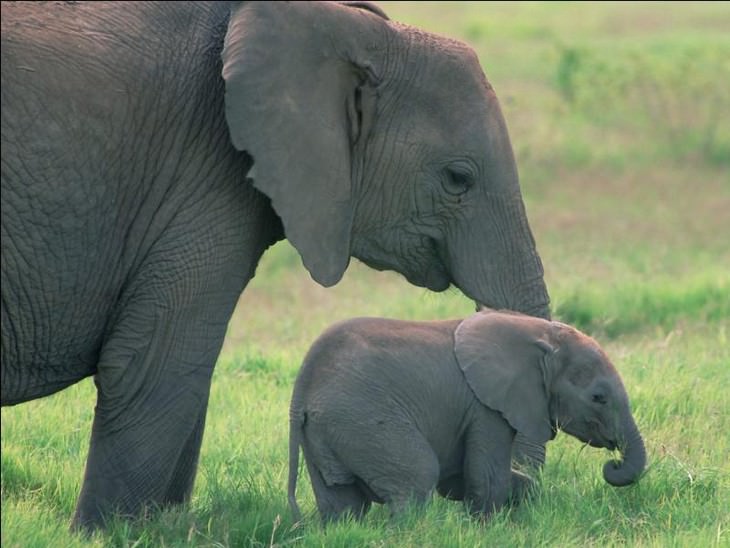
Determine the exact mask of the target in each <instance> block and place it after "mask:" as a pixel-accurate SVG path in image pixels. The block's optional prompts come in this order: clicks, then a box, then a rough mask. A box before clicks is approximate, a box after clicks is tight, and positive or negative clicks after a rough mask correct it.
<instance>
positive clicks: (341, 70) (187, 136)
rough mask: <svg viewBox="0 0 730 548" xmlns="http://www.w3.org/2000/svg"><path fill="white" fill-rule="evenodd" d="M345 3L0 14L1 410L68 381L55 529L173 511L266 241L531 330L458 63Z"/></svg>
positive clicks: (544, 299)
mask: <svg viewBox="0 0 730 548" xmlns="http://www.w3.org/2000/svg"><path fill="white" fill-rule="evenodd" d="M353 4H354V5H349V6H344V5H337V4H331V3H308V2H306V3H305V2H302V3H300V2H292V3H285V2H271V3H268V2H262V3H244V4H234V5H229V4H227V3H217V2H211V3H188V2H179V3H178V2H170V3H167V2H161V3H138V4H135V3H129V2H119V3H116V2H110V3H106V4H105V3H102V2H92V3H88V4H84V3H76V2H73V3H68V4H65V3H60V2H53V3H47V4H40V3H28V4H24V3H8V2H3V3H2V250H3V255H2V404H3V405H13V404H17V403H20V402H24V401H27V400H31V399H33V398H39V397H42V396H46V395H48V394H52V393H54V392H56V391H58V390H61V389H63V388H64V387H66V386H69V385H71V384H73V383H75V382H77V381H79V380H81V379H83V378H85V377H88V376H91V375H93V376H94V380H95V383H96V386H97V390H98V401H97V405H96V412H95V417H94V424H93V428H92V434H91V445H90V450H89V457H88V461H87V464H86V473H85V477H84V482H83V486H82V489H81V494H80V497H79V501H78V505H77V509H76V513H75V517H74V524H75V525H76V526H83V527H88V528H95V527H98V526H100V525H102V524H103V517H104V515H105V514H106V513H107V512H110V511H117V512H121V513H123V514H132V515H133V514H135V513H137V512H138V511H139V510H140V508H141V507H142V506H143V505H144V504H147V503H153V504H163V503H174V502H179V501H184V500H186V498H187V497H188V496H189V494H190V491H191V489H192V485H193V479H194V476H195V469H196V465H197V460H198V454H199V450H200V444H201V439H202V435H203V428H204V422H205V412H206V407H207V403H208V393H209V387H210V379H211V374H212V371H213V366H214V364H215V361H216V358H217V356H218V353H219V351H220V347H221V344H222V341H223V337H224V334H225V331H226V325H227V322H228V320H229V318H230V316H231V314H232V312H233V309H234V305H235V304H236V301H237V299H238V297H239V295H240V293H241V291H242V290H243V289H244V288H245V286H246V284H247V283H248V281H249V280H250V279H251V277H252V276H253V275H254V271H255V269H256V264H257V262H258V260H259V258H260V256H261V254H262V253H263V252H264V250H265V249H266V248H267V247H268V246H270V245H271V244H272V243H274V242H276V241H277V240H280V239H283V238H288V239H289V240H290V242H291V243H292V244H293V245H294V247H295V248H296V249H297V250H298V252H299V254H300V255H301V257H302V261H303V263H304V266H305V267H306V268H307V269H308V270H309V272H310V273H311V275H312V277H313V278H314V279H315V280H316V281H317V282H319V283H320V284H322V285H325V286H329V285H332V284H334V283H336V282H337V281H338V280H339V279H340V278H341V276H342V275H343V272H344V270H345V269H346V267H347V265H348V262H349V259H350V257H351V256H354V257H357V258H359V259H361V260H362V261H364V262H365V263H366V264H368V265H370V266H372V267H374V268H377V269H392V270H395V271H397V272H400V273H401V274H403V275H404V276H405V277H406V278H407V279H408V280H409V281H410V282H411V283H413V284H416V285H420V286H425V287H427V288H430V289H432V290H435V291H440V290H444V289H446V288H447V287H449V285H451V284H454V285H455V286H457V287H459V288H460V289H461V290H462V291H463V292H464V293H465V294H466V295H467V296H469V297H470V298H472V299H474V300H475V301H477V302H478V303H483V304H486V305H490V306H494V307H502V308H512V309H516V310H519V311H522V312H525V313H529V314H534V315H539V316H543V317H546V316H548V295H547V292H546V288H545V284H544V282H543V270H542V266H541V262H540V258H539V256H538V254H537V251H536V249H535V243H534V240H533V237H532V235H531V233H530V229H529V227H528V223H527V219H526V216H525V210H524V206H523V202H522V199H521V196H520V190H519V186H518V179H517V170H516V167H515V162H514V159H513V155H512V150H511V146H510V142H509V138H508V134H507V129H506V127H505V122H504V120H503V118H502V114H501V113H500V109H499V106H498V103H497V99H496V97H495V94H494V91H493V90H492V88H491V86H490V85H489V84H488V83H487V81H486V79H485V77H484V75H483V73H482V71H481V69H480V67H479V63H478V61H477V58H476V56H475V55H474V53H473V52H472V51H471V50H470V49H469V48H468V47H466V46H464V45H463V44H460V43H457V42H454V41H451V40H447V39H444V38H440V37H436V36H433V35H430V34H426V33H424V32H421V31H418V30H416V29H413V28H409V27H407V26H404V25H400V24H397V23H393V22H390V21H388V20H387V19H386V18H384V17H383V14H382V12H379V10H378V9H377V8H374V7H371V6H368V5H367V4H363V3H357V2H356V3H353ZM363 8H364V9H363ZM221 75H222V77H221ZM254 172H255V173H254Z"/></svg>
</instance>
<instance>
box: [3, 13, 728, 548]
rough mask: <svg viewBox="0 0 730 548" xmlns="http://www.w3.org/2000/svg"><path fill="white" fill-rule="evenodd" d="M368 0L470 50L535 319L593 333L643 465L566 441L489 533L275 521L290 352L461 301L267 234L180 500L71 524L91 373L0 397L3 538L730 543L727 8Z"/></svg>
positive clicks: (464, 306)
mask: <svg viewBox="0 0 730 548" xmlns="http://www.w3.org/2000/svg"><path fill="white" fill-rule="evenodd" d="M381 5H382V6H383V7H384V9H385V10H386V11H387V12H388V14H389V15H390V17H391V18H392V19H395V20H398V21H402V22H404V23H408V24H411V25H415V26H418V27H421V28H423V29H426V30H429V31H432V32H435V33H438V34H442V35H447V36H450V37H455V38H460V39H462V40H465V41H467V42H468V43H469V44H471V45H472V46H473V47H474V48H475V50H476V51H477V53H478V54H479V57H480V60H481V62H482V65H483V67H484V69H485V72H486V74H487V77H488V78H489V80H490V81H491V83H492V84H493V86H494V87H495V89H496V91H497V93H498V96H499V97H500V99H501V102H502V107H503V110H504V113H505V117H506V119H507V123H508V126H509V128H510V133H511V138H512V143H513V146H514V149H515V153H516V156H517V162H518V166H519V169H520V174H521V184H522V189H523V194H524V197H525V202H526V206H527V211H528V215H529V219H530V223H531V226H532V229H533V232H534V234H535V238H536V240H537V243H538V248H539V250H540V252H541V255H542V258H543V262H544V265H545V270H546V278H547V283H548V288H549V290H550V292H551V297H552V300H553V313H554V315H555V316H556V317H557V318H558V319H560V320H562V321H565V322H569V323H572V324H575V325H576V326H578V327H580V328H581V329H583V330H585V331H587V332H589V333H591V334H592V335H594V336H595V337H596V338H597V339H598V340H599V342H601V343H602V344H603V345H604V347H605V348H606V350H607V352H608V354H609V355H610V356H611V357H612V358H613V360H614V361H615V363H616V366H617V368H618V369H619V371H620V372H621V373H622V375H623V377H624V381H625V384H626V386H627V390H628V392H629V395H630V397H631V400H632V404H633V409H634V412H635V415H636V418H637V422H638V424H639V427H640V429H641V430H642V432H643V434H644V436H645V439H646V443H647V449H648V452H649V467H648V470H647V472H646V474H645V476H644V477H643V478H642V480H641V481H640V482H639V483H638V485H636V486H633V487H629V488H625V489H615V488H612V487H610V486H607V485H606V484H605V483H604V482H603V480H602V478H601V477H600V467H601V465H602V463H603V461H604V460H605V459H606V457H607V455H606V454H605V452H601V451H597V450H594V449H591V448H587V447H583V446H582V445H581V444H580V443H579V442H577V441H576V440H574V439H571V438H569V437H568V436H565V435H561V436H558V438H557V439H556V440H555V441H554V442H551V443H550V444H549V447H548V464H547V466H546V468H545V473H544V474H543V477H542V480H541V483H542V488H541V493H540V494H539V495H538V496H537V497H536V498H535V499H534V500H533V501H530V502H529V503H526V504H523V505H522V506H520V507H519V508H517V509H513V510H510V511H504V512H501V513H500V514H498V515H497V516H495V517H494V518H493V519H492V521H491V522H490V523H489V524H488V525H486V526H485V525H482V524H479V523H475V522H473V521H472V520H469V519H468V518H467V517H466V516H465V514H464V513H463V511H462V510H461V507H460V506H459V505H458V504H455V503H449V502H446V501H443V500H434V502H433V504H432V505H430V506H429V507H428V509H427V510H425V511H424V512H422V513H417V512H414V513H413V515H410V516H408V517H406V518H405V519H403V520H400V521H398V522H397V523H392V522H390V520H388V517H387V513H386V512H384V511H382V509H378V510H376V511H374V512H372V513H371V514H370V515H369V516H368V518H367V519H366V520H365V522H364V523H362V524H354V523H344V524H341V525H338V526H335V527H331V528H329V529H327V530H326V531H323V530H321V529H320V528H319V526H318V524H317V520H316V519H315V518H314V517H313V516H312V515H310V516H309V520H308V521H307V522H305V524H303V525H293V524H292V523H291V517H290V516H289V513H288V509H287V505H286V495H285V478H286V470H287V469H286V459H287V445H286V444H287V441H286V440H287V435H288V423H287V414H288V403H289V398H290V395H291V388H292V384H293V380H294V377H295V375H296V372H297V369H298V367H299V364H300V363H301V359H302V357H303V355H304V353H305V352H306V350H307V348H308V346H309V344H311V342H312V341H313V340H314V339H315V338H316V336H317V335H318V334H319V333H320V332H321V331H322V330H323V329H324V328H325V327H326V326H327V325H329V324H331V323H332V322H334V321H337V320H340V319H343V318H347V317H351V316H360V315H378V316H390V317H399V318H412V319H433V318H444V317H460V316H465V315H467V314H470V313H471V312H472V311H473V303H472V302H470V301H468V300H467V299H465V298H464V297H463V296H461V295H460V294H459V293H458V292H457V291H455V290H449V291H447V292H445V293H441V294H434V293H430V292H428V291H426V290H423V289H419V288H415V287H412V286H410V285H408V284H407V283H406V281H405V280H404V279H402V278H401V277H400V276H399V275H397V274H393V273H378V272H375V271H373V270H370V269H368V268H366V267H364V266H363V265H361V264H359V263H357V261H353V263H352V264H351V266H350V268H349V270H348V272H347V274H346V275H345V278H344V279H343V281H342V282H341V283H339V284H338V285H337V286H336V287H334V288H330V289H324V288H322V287H320V286H318V285H316V284H315V283H314V282H313V281H312V280H311V279H310V277H309V275H308V273H307V272H306V270H305V269H304V268H303V267H302V266H301V262H300V259H299V257H298V255H297V254H296V252H295V251H294V250H293V249H292V248H291V247H290V246H289V245H288V244H287V243H285V242H284V243H280V244H277V245H276V246H274V247H273V248H272V249H270V250H269V251H268V252H267V253H266V255H265V256H264V259H263V260H262V262H261V263H260V265H259V268H258V271H257V276H256V278H255V279H254V280H253V281H252V283H251V284H250V285H249V287H248V288H247V290H246V292H245V293H244V294H243V296H242V297H241V300H240V302H239V306H238V308H237V310H236V313H235V315H234V317H233V319H232V321H231V323H230V326H229V331H228V336H227V338H226V342H225V346H224V350H223V353H222V355H221V358H220V360H219V363H218V366H217V369H216V373H215V376H214V383H213V391H212V394H211V400H210V408H209V414H208V423H207V430H206V435H205V440H204V445H203V452H202V456H201V464H200V473H199V475H198V480H197V484H196V489H195V492H194V497H193V501H192V503H191V504H190V506H189V507H185V508H178V509H173V510H167V511H165V512H163V513H162V514H161V515H157V516H154V517H151V518H148V519H142V520H139V521H138V522H135V523H132V524H129V523H118V524H116V525H115V526H114V527H112V529H111V533H110V534H109V535H107V536H99V537H96V538H94V539H92V540H90V541H86V540H83V539H79V538H76V537H71V536H69V535H68V533H67V532H66V525H67V522H68V520H69V519H70V516H71V515H72V512H73V507H74V503H75V499H76V496H77V494H78V489H79V483H80V479H81V476H82V472H83V463H84V459H85V454H86V450H87V443H88V435H89V428H90V421H91V416H92V413H93V403H94V389H93V383H92V382H91V381H90V380H89V381H85V382H83V383H80V384H79V385H77V386H75V387H72V388H71V389H69V390H66V391H65V392H63V393H60V394H58V395H55V396H53V397H51V398H45V399H43V400H40V401H36V402H31V403H29V404H25V405H23V406H19V407H15V408H9V409H3V410H2V433H3V435H2V543H3V546H5V545H7V546H68V545H89V544H93V545H118V546H159V545H165V546H177V545H185V546H187V545H196V546H248V545H255V546H259V545H289V544H293V545H303V546H477V545H496V546H516V545H523V546H537V545H540V546H542V545H546V546H561V547H562V546H593V545H601V546H604V545H631V546H692V547H695V546H728V545H730V532H729V529H730V521H729V519H728V508H730V466H729V464H728V463H729V461H730V403H729V399H728V392H730V348H729V347H730V344H729V342H728V335H729V333H728V332H729V330H730V4H729V3H727V2H708V3H705V2H684V3H681V2H670V3H661V2H649V3H624V2H621V3H613V2H599V3H572V2H571V3H566V2H549V3H534V2H520V3H514V2H505V3H501V2H498V3H492V2H383V3H381ZM445 85H446V84H445ZM301 478H302V479H301V480H300V487H299V500H300V504H301V505H302V507H303V509H304V510H305V511H307V512H310V513H311V512H312V510H313V508H314V502H313V498H312V495H311V490H310V488H309V485H308V480H307V478H306V474H303V475H302V476H301Z"/></svg>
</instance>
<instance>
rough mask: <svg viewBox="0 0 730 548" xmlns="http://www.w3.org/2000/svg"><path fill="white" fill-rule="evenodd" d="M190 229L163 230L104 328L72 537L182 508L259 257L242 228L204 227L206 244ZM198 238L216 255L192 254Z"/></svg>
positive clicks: (196, 250)
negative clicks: (221, 365)
mask: <svg viewBox="0 0 730 548" xmlns="http://www.w3.org/2000/svg"><path fill="white" fill-rule="evenodd" d="M181 225H183V223H181ZM193 226H195V225H192V224H191V223H187V224H184V226H180V227H178V229H177V230H175V229H173V228H171V227H168V229H167V231H166V233H165V235H164V236H163V237H162V238H160V239H159V240H158V241H157V243H156V245H155V247H154V248H153V249H152V250H151V251H150V252H149V253H148V254H147V256H146V260H145V263H144V264H143V265H142V266H141V267H140V268H139V269H137V273H136V275H135V277H134V278H133V279H132V280H130V282H129V284H128V285H127V288H126V290H125V291H124V293H123V294H122V296H121V298H120V301H119V305H118V310H117V313H116V316H115V317H114V318H112V321H111V327H110V330H109V331H108V333H107V336H106V339H105V342H104V344H103V347H102V351H101V355H100V358H99V363H98V367H97V374H96V377H95V382H96V386H97V390H98V397H97V406H96V413H95V417H94V424H93V428H92V433H91V445H90V448H89V457H88V461H87V464H86V472H85V476H84V482H83V486H82V489H81V494H80V497H79V502H78V505H77V509H76V514H75V517H74V523H73V525H74V526H75V527H84V528H87V529H94V528H96V527H99V526H101V525H102V524H103V520H104V519H105V517H106V516H108V515H111V514H121V515H125V516H136V515H138V514H139V513H140V511H142V510H143V508H145V507H147V506H150V507H155V506H160V505H165V504H169V503H177V502H183V501H185V500H187V499H188V498H189V495H190V492H191V490H192V486H193V480H194V476H195V472H196V467H197V462H198V456H199V452H200V446H201V441H202V437H203V428H204V424H205V413H206V408H207V405H208V394H209V390H210V382H211V376H212V373H213V368H214V365H215V361H216V359H217V357H218V354H219V352H220V348H221V346H222V344H223V338H224V336H225V331H226V327H227V324H228V320H229V318H230V316H231V314H232V312H233V308H234V307H235V304H236V301H237V299H238V296H239V295H240V293H241V291H242V289H243V287H244V286H245V284H246V281H247V280H248V278H249V277H250V276H251V274H252V272H253V269H252V268H251V264H255V261H257V260H258V257H259V256H260V254H261V252H262V251H263V248H264V247H263V245H258V244H256V245H247V242H246V241H245V238H244V237H245V235H246V232H245V231H243V230H242V229H241V228H236V229H235V230H234V229H232V228H230V227H228V228H226V227H224V228H226V231H227V232H224V231H223V229H220V230H219V229H218V228H217V227H216V226H213V227H212V228H211V225H207V226H206V227H204V229H205V230H208V231H213V230H215V231H218V233H215V232H214V233H213V238H211V236H210V234H202V235H201V234H197V233H195V231H193V230H191V228H192V227H193ZM234 228H235V227H234ZM228 233H230V234H228ZM234 236H237V238H234ZM203 237H207V238H208V240H207V241H212V242H215V245H208V246H200V245H199V244H198V242H200V241H201V239H202V238H203ZM226 242H229V243H228V244H227V243H226ZM196 246H197V247H196Z"/></svg>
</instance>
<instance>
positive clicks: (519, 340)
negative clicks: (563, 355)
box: [454, 312, 554, 443]
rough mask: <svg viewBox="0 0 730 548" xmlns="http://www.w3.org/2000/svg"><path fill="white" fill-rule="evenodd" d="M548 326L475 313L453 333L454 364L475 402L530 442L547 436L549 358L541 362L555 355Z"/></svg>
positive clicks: (528, 319)
mask: <svg viewBox="0 0 730 548" xmlns="http://www.w3.org/2000/svg"><path fill="white" fill-rule="evenodd" d="M549 327H550V322H548V321H546V320H541V319H539V318H532V317H529V316H522V315H516V314H504V313H499V312H492V313H477V314H474V315H472V316H470V317H468V318H466V319H465V320H464V321H463V322H461V323H460V324H459V326H458V327H457V329H456V332H455V334H454V353H455V355H456V360H457V361H458V363H459V367H460V368H461V370H462V371H463V372H464V376H465V377H466V382H467V383H468V385H469V387H470V388H471V390H472V391H473V392H474V394H475V395H476V397H477V399H478V400H479V401H480V402H481V403H482V404H483V405H485V406H487V407H489V408H490V409H494V410H495V411H499V412H500V413H501V414H502V416H503V417H504V418H505V419H506V420H507V422H509V423H510V425H511V426H512V428H514V429H515V430H516V431H517V432H519V433H521V434H523V435H524V436H525V437H526V438H528V439H529V440H531V441H532V442H533V443H545V442H547V441H548V440H549V439H551V438H552V428H551V421H550V416H549V411H548V392H547V390H548V389H547V387H546V382H547V379H549V377H550V375H549V372H548V371H546V370H545V368H546V367H548V366H547V365H546V364H547V361H549V360H544V359H543V358H544V357H545V354H546V353H550V352H554V347H553V345H552V343H551V341H550V338H549V337H550V328H549Z"/></svg>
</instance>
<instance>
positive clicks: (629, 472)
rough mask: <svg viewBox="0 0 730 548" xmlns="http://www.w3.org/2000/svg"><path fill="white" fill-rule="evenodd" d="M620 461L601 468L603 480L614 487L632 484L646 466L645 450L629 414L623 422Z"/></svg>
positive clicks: (612, 461)
mask: <svg viewBox="0 0 730 548" xmlns="http://www.w3.org/2000/svg"><path fill="white" fill-rule="evenodd" d="M622 431H623V432H624V446H623V447H622V448H621V450H622V451H621V452H622V457H623V458H622V460H620V461H617V460H610V461H608V462H607V463H606V464H605V465H604V466H603V478H604V479H605V480H606V481H607V482H608V483H610V484H611V485H615V486H616V487H622V486H624V485H630V484H632V483H634V482H635V481H636V480H637V479H638V478H639V476H640V475H641V473H642V472H643V471H644V467H645V466H646V448H645V447H644V440H643V439H642V438H641V434H640V433H639V429H638V428H637V427H636V423H635V422H634V419H633V417H632V416H631V414H628V416H627V418H626V419H625V421H624V424H623V428H622Z"/></svg>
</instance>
